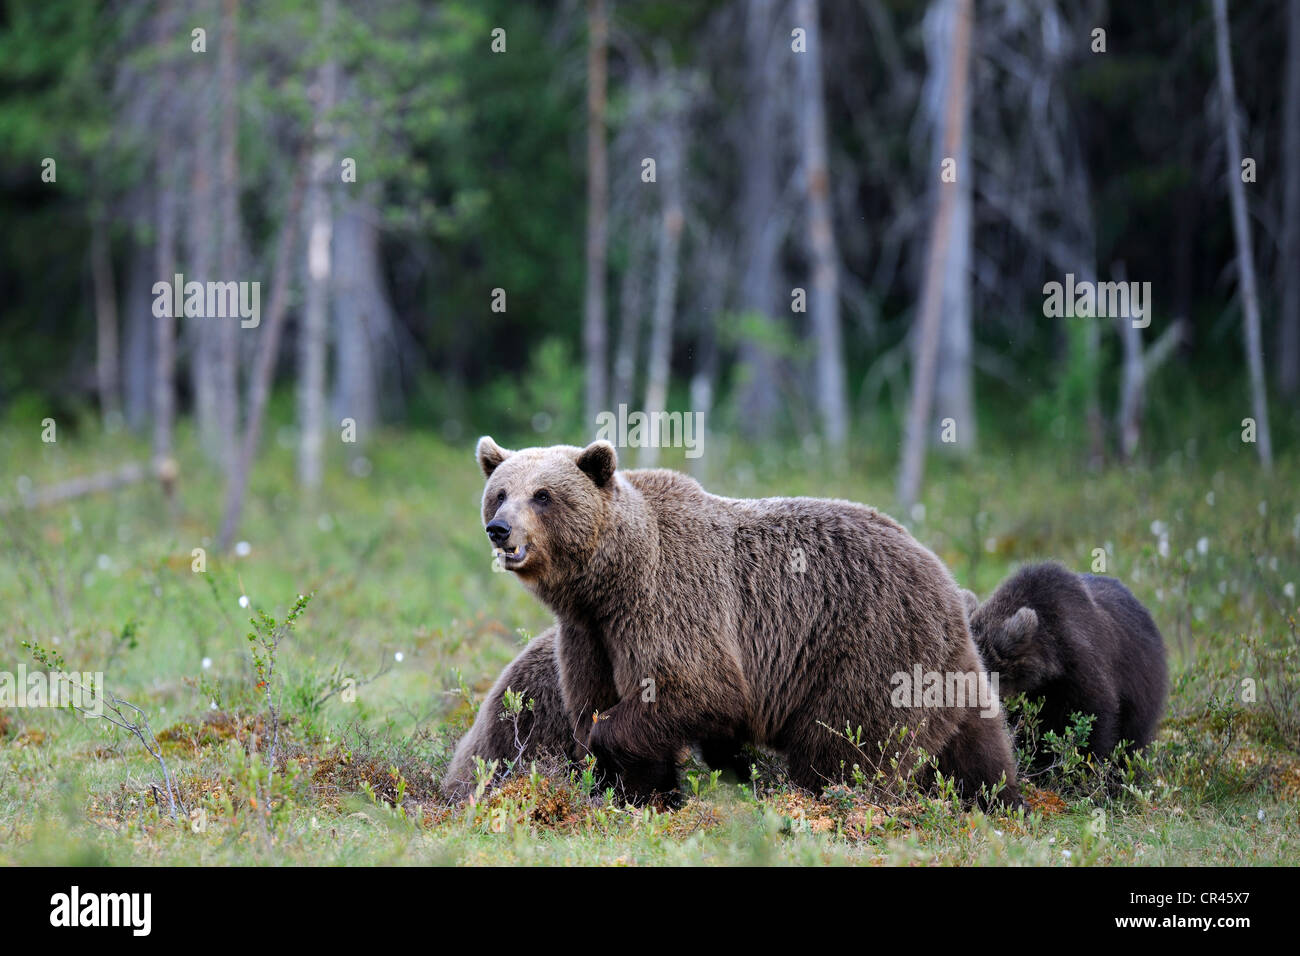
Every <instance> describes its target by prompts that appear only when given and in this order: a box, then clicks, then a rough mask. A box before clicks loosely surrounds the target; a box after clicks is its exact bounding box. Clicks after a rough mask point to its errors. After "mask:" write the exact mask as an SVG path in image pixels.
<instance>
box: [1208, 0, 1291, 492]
mask: <svg viewBox="0 0 1300 956" xmlns="http://www.w3.org/2000/svg"><path fill="white" fill-rule="evenodd" d="M1213 3H1214V47H1215V51H1216V53H1217V58H1218V64H1219V100H1220V105H1221V108H1222V110H1223V139H1224V151H1225V153H1226V154H1227V159H1228V194H1229V196H1230V197H1231V200H1232V231H1233V234H1234V235H1235V236H1236V240H1237V278H1238V280H1239V281H1240V284H1241V311H1242V318H1243V321H1244V332H1245V339H1246V363H1247V366H1248V368H1249V370H1250V401H1251V407H1252V409H1253V412H1254V416H1255V429H1256V446H1257V447H1258V451H1259V460H1260V462H1261V463H1262V464H1263V465H1264V467H1265V468H1266V469H1268V468H1271V467H1272V466H1273V442H1272V438H1271V437H1270V435H1269V429H1268V397H1267V393H1266V391H1265V387H1264V351H1263V346H1262V344H1261V342H1260V332H1259V293H1258V291H1257V288H1256V285H1255V254H1254V251H1253V250H1252V248H1251V239H1250V222H1249V216H1248V213H1247V209H1246V189H1245V186H1244V185H1243V183H1242V181H1241V133H1240V131H1239V130H1238V128H1237V91H1236V84H1235V83H1234V82H1233V78H1232V52H1231V46H1230V43H1229V39H1230V38H1229V35H1228V8H1227V2H1226V0H1213ZM1284 265H1286V264H1285V263H1284ZM1290 265H1291V266H1293V267H1294V265H1295V263H1291V264H1290Z"/></svg>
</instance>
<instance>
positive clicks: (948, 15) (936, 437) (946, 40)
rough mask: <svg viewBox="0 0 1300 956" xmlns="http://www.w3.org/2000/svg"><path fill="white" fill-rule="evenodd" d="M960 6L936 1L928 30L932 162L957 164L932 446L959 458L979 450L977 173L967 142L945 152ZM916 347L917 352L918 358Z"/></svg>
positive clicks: (967, 103) (925, 29) (944, 185)
mask: <svg viewBox="0 0 1300 956" xmlns="http://www.w3.org/2000/svg"><path fill="white" fill-rule="evenodd" d="M956 14H957V4H956V3H955V2H954V0H935V2H933V3H932V4H931V5H930V9H929V10H928V11H927V13H926V17H925V22H924V25H923V33H924V37H925V50H926V59H927V60H928V62H929V70H928V76H927V79H926V86H925V92H924V103H925V113H926V117H927V124H928V125H929V127H930V129H931V135H932V144H933V145H932V155H931V161H932V162H933V164H934V167H935V168H938V169H941V168H942V164H943V163H944V162H945V161H946V160H953V161H954V162H955V166H954V172H955V175H956V180H955V182H948V183H944V182H940V188H942V189H948V190H952V191H953V192H954V194H955V196H954V205H953V217H952V228H951V230H950V231H949V238H948V250H947V266H946V268H945V269H944V274H943V291H942V296H943V299H942V304H941V306H940V309H939V316H940V318H939V344H938V356H937V358H936V369H935V394H934V414H933V416H932V420H931V422H930V424H931V428H930V432H929V436H930V437H929V441H930V443H931V444H932V445H935V446H937V447H939V448H942V449H945V450H947V451H949V452H953V453H957V454H966V453H969V452H970V451H972V450H973V449H974V447H975V435H976V432H975V384H974V368H973V340H972V339H973V337H972V332H971V278H970V277H971V243H972V222H971V202H972V199H971V197H972V193H973V191H974V190H973V179H974V176H973V173H974V170H973V169H972V167H971V163H970V143H969V139H968V138H963V140H962V143H961V148H960V150H959V152H958V153H957V154H955V155H954V154H951V153H947V152H945V151H944V121H945V106H946V102H945V99H944V95H945V93H946V92H947V90H948V72H949V69H950V68H951V66H952V58H951V50H952V42H953V30H954V28H955V26H956ZM964 110H965V115H964V116H963V117H962V126H963V128H965V127H966V126H968V125H969V123H970V97H969V95H967V97H966V100H965V106H964ZM917 344H919V343H914V349H913V353H914V354H915V346H916V345H917ZM945 419H951V421H952V423H953V425H954V426H955V428H954V434H953V436H952V437H954V438H955V441H943V440H942V439H943V436H944V435H945V434H946V430H945V429H944V428H943V422H944V420H945Z"/></svg>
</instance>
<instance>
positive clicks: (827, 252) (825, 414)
mask: <svg viewBox="0 0 1300 956" xmlns="http://www.w3.org/2000/svg"><path fill="white" fill-rule="evenodd" d="M818 16H819V12H818V4H817V0H798V6H797V11H796V20H797V22H798V23H799V25H801V26H802V27H803V28H804V30H805V33H806V37H807V50H806V52H805V53H804V54H803V55H801V56H800V57H799V85H800V87H801V89H800V99H801V100H802V102H803V109H802V111H801V113H802V116H803V131H802V132H803V137H802V138H803V162H804V167H805V171H806V174H807V177H808V215H807V227H808V235H807V243H808V258H809V260H810V261H811V263H812V269H813V280H812V294H811V297H810V298H811V302H810V303H809V304H810V306H811V311H812V326H813V334H814V335H815V337H816V340H817V366H816V368H817V382H816V390H817V408H818V411H819V412H820V414H821V419H822V430H823V432H824V433H825V435H826V440H827V442H828V443H829V444H830V447H831V449H832V450H833V451H834V452H835V454H836V455H837V456H838V455H840V454H841V453H842V452H843V450H844V445H845V442H846V441H847V439H848V430H849V412H848V399H847V398H846V393H845V387H844V346H843V344H842V342H841V339H840V274H839V252H838V251H837V250H836V247H835V229H834V222H833V218H832V215H831V201H830V163H829V161H828V160H827V156H826V107H825V103H824V100H823V93H822V60H821V57H822V44H821V27H820V24H819V23H818Z"/></svg>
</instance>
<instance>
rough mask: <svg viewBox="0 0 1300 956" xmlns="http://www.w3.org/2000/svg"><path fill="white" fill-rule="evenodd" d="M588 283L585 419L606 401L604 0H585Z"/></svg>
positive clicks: (591, 424) (591, 422)
mask: <svg viewBox="0 0 1300 956" xmlns="http://www.w3.org/2000/svg"><path fill="white" fill-rule="evenodd" d="M587 30H588V40H587V285H586V295H585V296H584V299H583V321H582V342H583V351H584V354H585V356H586V366H587V367H586V399H585V405H586V408H585V411H586V416H587V418H586V421H585V422H584V423H583V424H584V428H595V423H596V415H597V414H599V413H600V412H601V411H602V410H603V409H604V408H605V405H606V403H607V402H608V401H609V383H608V379H607V372H606V369H607V364H608V361H609V359H608V356H607V354H606V353H607V351H608V346H607V344H606V343H607V338H608V330H607V320H606V316H605V255H606V246H607V243H608V237H607V232H608V205H609V163H608V156H607V152H606V145H605V107H606V72H607V70H606V66H607V64H606V60H607V50H608V45H609V18H608V14H607V12H606V9H605V0H587Z"/></svg>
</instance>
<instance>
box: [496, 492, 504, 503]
mask: <svg viewBox="0 0 1300 956" xmlns="http://www.w3.org/2000/svg"><path fill="white" fill-rule="evenodd" d="M505 500H506V493H505V492H504V491H498V492H497V504H501V502H503V501H505Z"/></svg>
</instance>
